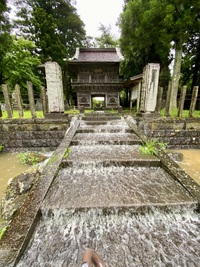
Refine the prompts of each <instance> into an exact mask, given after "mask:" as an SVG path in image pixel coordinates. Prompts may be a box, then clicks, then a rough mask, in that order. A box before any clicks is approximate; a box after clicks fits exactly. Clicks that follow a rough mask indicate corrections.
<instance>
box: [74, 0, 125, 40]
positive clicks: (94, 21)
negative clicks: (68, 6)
mask: <svg viewBox="0 0 200 267" xmlns="http://www.w3.org/2000/svg"><path fill="white" fill-rule="evenodd" d="M123 2H124V0H76V8H77V13H78V15H80V18H81V19H82V21H83V22H84V24H85V29H86V34H87V35H88V36H92V37H97V36H99V35H100V34H101V33H100V32H99V31H98V27H99V25H100V23H102V24H103V25H104V26H107V27H108V26H109V25H110V26H111V32H112V33H113V34H115V35H116V36H117V37H118V36H119V30H118V27H117V26H116V25H115V24H116V22H117V19H118V17H119V14H120V13H121V12H122V7H123Z"/></svg>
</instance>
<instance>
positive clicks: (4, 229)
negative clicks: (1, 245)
mask: <svg viewBox="0 0 200 267" xmlns="http://www.w3.org/2000/svg"><path fill="white" fill-rule="evenodd" d="M6 230H7V226H5V227H4V228H2V229H1V230H0V240H1V239H2V237H3V235H4V234H5V232H6Z"/></svg>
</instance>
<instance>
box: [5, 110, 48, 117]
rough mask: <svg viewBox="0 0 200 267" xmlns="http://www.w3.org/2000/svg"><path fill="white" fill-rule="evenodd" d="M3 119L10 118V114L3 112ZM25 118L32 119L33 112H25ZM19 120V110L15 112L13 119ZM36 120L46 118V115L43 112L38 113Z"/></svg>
mask: <svg viewBox="0 0 200 267" xmlns="http://www.w3.org/2000/svg"><path fill="white" fill-rule="evenodd" d="M2 113H3V117H2V118H1V119H6V118H8V114H7V112H6V111H3V112H2ZM23 115H24V116H23V118H24V119H30V118H31V111H30V110H24V112H23ZM18 118H19V112H18V111H17V110H13V119H18ZM36 118H44V113H43V111H36Z"/></svg>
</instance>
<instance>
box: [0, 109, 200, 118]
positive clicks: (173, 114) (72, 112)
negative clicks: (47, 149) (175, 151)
mask: <svg viewBox="0 0 200 267" xmlns="http://www.w3.org/2000/svg"><path fill="white" fill-rule="evenodd" d="M92 112H94V110H93V109H86V110H85V111H84V113H85V114H89V113H92ZM105 112H106V113H117V110H115V109H111V110H105ZM2 113H3V116H2V117H1V119H7V118H8V115H7V112H6V111H3V112H2ZM122 113H123V114H124V115H125V114H130V113H131V114H135V109H132V110H131V111H130V109H128V108H124V109H123V110H122ZM65 114H69V115H78V114H80V111H79V110H78V109H70V110H66V111H65ZM177 114H178V109H173V110H172V111H171V114H170V117H172V118H176V117H177ZM160 116H161V117H164V116H165V109H162V110H161V112H160ZM36 117H37V118H44V114H43V111H42V110H40V111H36ZM182 117H183V118H188V117H189V110H184V111H183V114H182ZM193 117H194V118H198V117H200V111H199V110H195V112H194V115H193ZM12 118H13V119H19V113H18V111H17V110H14V111H13V117H12ZM30 118H32V116H31V111H30V110H25V111H24V117H23V119H30Z"/></svg>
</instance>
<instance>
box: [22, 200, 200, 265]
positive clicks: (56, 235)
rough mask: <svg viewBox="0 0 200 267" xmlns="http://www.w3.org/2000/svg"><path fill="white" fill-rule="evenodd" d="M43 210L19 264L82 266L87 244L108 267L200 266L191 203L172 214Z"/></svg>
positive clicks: (171, 211) (115, 209) (97, 210)
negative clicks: (41, 217)
mask: <svg viewBox="0 0 200 267" xmlns="http://www.w3.org/2000/svg"><path fill="white" fill-rule="evenodd" d="M72 197H73V196H72ZM42 213H43V219H42V220H41V222H40V227H39V228H37V229H36V231H35V233H34V237H35V238H34V239H33V240H32V242H31V243H30V245H29V250H28V251H27V252H26V254H25V255H24V257H23V259H22V261H21V262H20V263H21V265H20V266H51V267H53V266H67V267H75V266H82V261H81V260H82V256H83V252H84V251H85V249H86V248H87V247H90V248H93V249H95V251H96V252H97V253H98V254H99V255H100V257H101V258H102V260H103V261H104V263H105V264H106V266H110V267H111V266H112V267H114V266H115V267H122V266H123V267H127V266H130V267H141V266H196V267H197V266H198V262H199V255H200V254H199V235H198V233H199V224H198V221H199V219H198V214H195V213H194V212H192V211H191V210H190V209H189V208H187V207H186V208H185V207H183V208H179V207H177V208H176V207H174V209H173V207H172V208H171V209H169V211H168V212H166V211H165V210H164V211H162V210H157V209H153V210H152V211H150V212H143V213H139V212H135V210H134V211H132V209H131V208H130V209H127V210H126V209H124V208H123V209H117V208H110V209H109V208H108V207H107V208H106V209H75V208H72V209H70V210H63V209H61V210H60V209H59V210H56V209H54V210H46V209H45V210H42ZM36 259H37V263H36ZM35 263H36V265H35Z"/></svg>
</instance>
